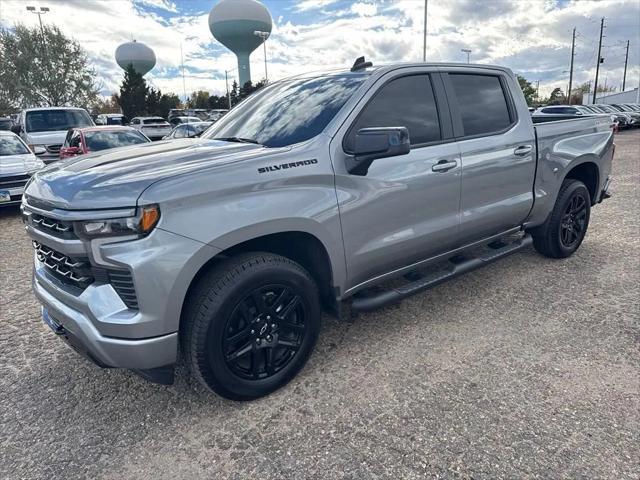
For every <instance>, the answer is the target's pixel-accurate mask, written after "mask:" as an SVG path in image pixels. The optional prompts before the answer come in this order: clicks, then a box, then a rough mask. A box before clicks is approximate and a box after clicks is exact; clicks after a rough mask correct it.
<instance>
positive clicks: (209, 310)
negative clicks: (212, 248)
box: [181, 253, 321, 400]
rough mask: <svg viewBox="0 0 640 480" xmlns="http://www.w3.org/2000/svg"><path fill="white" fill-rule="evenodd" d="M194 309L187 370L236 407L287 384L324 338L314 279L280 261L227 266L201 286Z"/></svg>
mask: <svg viewBox="0 0 640 480" xmlns="http://www.w3.org/2000/svg"><path fill="white" fill-rule="evenodd" d="M188 302H189V303H188V307H187V309H186V311H185V315H184V317H183V319H182V322H183V323H182V328H181V330H182V331H181V341H182V348H183V351H184V355H185V360H186V362H185V363H186V364H187V365H188V367H189V369H190V370H191V372H192V373H193V374H194V375H195V376H196V377H197V378H198V380H199V381H200V382H201V383H202V384H203V385H204V386H205V387H207V388H209V389H211V390H213V391H214V392H216V393H217V394H219V395H221V396H223V397H225V398H229V399H232V400H252V399H255V398H258V397H262V396H264V395H267V394H269V393H271V392H273V391H274V390H277V389H278V388H280V387H282V386H283V385H285V384H286V383H287V382H289V381H290V380H291V379H292V378H293V377H294V376H295V375H296V374H297V373H298V372H299V371H300V370H301V369H302V367H303V366H304V365H305V363H306V362H307V360H308V358H309V356H310V355H311V352H312V351H313V348H314V346H315V344H316V341H317V339H318V334H319V332H320V312H321V310H320V299H319V295H318V288H317V286H316V284H315V282H314V281H313V278H312V277H311V275H309V273H308V272H307V271H306V270H305V269H304V268H302V267H301V266H300V265H298V264H297V263H295V262H293V261H291V260H289V259H287V258H285V257H281V256H279V255H273V254H270V253H248V254H242V255H239V256H237V257H232V258H230V259H228V260H226V261H225V262H223V263H222V264H220V265H218V266H217V267H214V268H213V269H212V270H211V271H209V272H208V273H207V274H206V275H205V276H204V277H203V278H201V279H200V281H199V282H198V284H197V286H196V287H195V289H194V291H193V293H192V294H191V295H190V297H189V299H188Z"/></svg>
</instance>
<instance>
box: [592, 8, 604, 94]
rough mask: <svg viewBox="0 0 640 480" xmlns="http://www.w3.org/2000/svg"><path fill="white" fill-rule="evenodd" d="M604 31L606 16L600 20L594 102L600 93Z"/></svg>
mask: <svg viewBox="0 0 640 480" xmlns="http://www.w3.org/2000/svg"><path fill="white" fill-rule="evenodd" d="M603 31H604V17H602V20H600V41H599V42H598V58H597V60H596V62H597V63H596V81H595V82H594V83H593V103H596V96H597V95H598V74H599V73H600V63H601V62H602V57H601V56H600V55H601V54H602V32H603Z"/></svg>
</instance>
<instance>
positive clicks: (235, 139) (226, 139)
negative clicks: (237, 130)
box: [211, 137, 262, 145]
mask: <svg viewBox="0 0 640 480" xmlns="http://www.w3.org/2000/svg"><path fill="white" fill-rule="evenodd" d="M211 140H222V141H223V142H236V143H254V144H256V145H262V144H261V143H260V142H258V141H257V140H254V139H253V138H242V137H218V138H212V139H211Z"/></svg>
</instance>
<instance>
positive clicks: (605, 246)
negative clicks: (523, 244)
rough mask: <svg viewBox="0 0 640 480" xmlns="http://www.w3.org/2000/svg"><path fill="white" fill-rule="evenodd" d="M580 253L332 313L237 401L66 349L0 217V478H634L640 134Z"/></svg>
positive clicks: (639, 435) (624, 152)
mask: <svg viewBox="0 0 640 480" xmlns="http://www.w3.org/2000/svg"><path fill="white" fill-rule="evenodd" d="M616 143H617V146H618V147H617V150H616V158H615V160H614V175H615V182H614V187H613V191H614V196H613V197H612V198H611V199H610V200H608V201H606V202H605V203H604V204H602V205H601V206H598V207H596V208H595V209H594V211H593V214H592V223H591V226H590V229H589V233H588V235H587V238H586V240H585V242H584V243H583V245H582V247H581V248H580V250H579V251H578V253H577V254H576V255H574V256H573V257H572V258H570V259H567V260H561V261H553V260H550V259H546V258H543V257H541V256H539V255H537V254H536V253H535V252H534V251H533V250H532V249H531V250H526V251H522V252H520V253H517V254H515V255H513V256H511V257H509V258H507V259H505V260H502V261H500V262H498V263H495V264H493V265H491V266H489V267H487V268H485V269H482V270H479V271H476V272H473V273H471V274H468V275H466V276H464V277H462V278H460V279H457V280H454V281H451V282H449V283H447V284H444V285H441V286H439V287H437V288H435V289H433V290H431V291H429V292H427V293H424V294H421V295H418V296H415V297H412V298H411V299H408V300H406V301H405V302H403V303H402V304H401V305H397V306H393V307H388V308H385V309H381V310H378V311H376V312H373V313H370V314H366V315H360V316H357V317H355V318H352V319H350V320H348V321H343V322H338V321H336V320H333V319H330V318H327V319H326V322H325V325H324V327H323V330H322V334H321V338H320V343H319V345H318V348H317V350H316V352H315V354H314V355H313V357H312V359H311V361H310V363H309V364H308V365H307V367H306V368H305V369H304V371H303V372H302V373H301V374H300V375H299V376H298V377H297V378H296V379H295V380H294V381H293V382H292V383H290V384H289V385H288V386H287V387H285V388H284V389H282V390H280V391H278V392H276V393H275V394H273V395H271V396H269V397H267V398H265V399H261V400H258V401H255V402H251V403H234V402H230V401H226V400H223V399H221V398H219V397H217V396H215V395H213V394H210V393H208V392H206V391H204V390H203V389H201V388H199V387H198V386H197V385H193V384H191V382H189V381H188V380H187V379H184V378H181V379H179V381H178V382H177V384H176V385H174V386H171V387H164V386H158V385H152V384H149V383H146V382H145V381H143V380H142V379H140V378H138V377H137V376H135V375H133V374H130V373H128V372H125V371H111V370H101V369H99V368H97V367H94V366H93V365H91V364H90V363H88V362H87V361H85V360H83V359H81V358H79V357H78V356H77V355H76V354H75V353H74V352H73V351H72V350H70V349H69V348H68V347H66V346H65V345H64V344H63V343H62V342H61V341H60V340H58V339H57V338H56V337H55V335H54V334H53V333H52V332H50V331H49V329H48V328H47V327H46V326H45V325H44V324H43V323H42V322H41V320H40V317H39V306H38V304H37V302H36V301H35V299H34V297H33V295H32V293H31V290H30V279H29V277H30V273H31V261H32V252H31V248H30V245H29V241H28V240H27V238H26V236H25V234H24V233H23V230H22V226H21V222H20V218H19V215H18V211H17V210H16V209H10V210H5V211H2V212H0V266H1V267H2V269H1V274H0V324H1V325H2V329H1V330H0V393H1V395H0V478H2V479H5V478H6V479H18V478H29V479H54V478H65V479H70V478H111V479H122V478H142V479H145V478H149V479H165V478H166V479H176V478H180V479H181V478H216V479H217V478H237V479H244V478H264V479H266V478H278V479H281V478H331V479H338V478H353V479H362V478H423V477H440V478H474V479H479V478H523V477H531V478H612V479H613V478H615V479H637V478H639V477H640V349H639V344H640V342H639V340H640V325H639V324H640V308H639V303H638V300H639V299H640V264H639V258H640V257H639V255H640V242H639V233H640V230H639V216H640V215H639V214H638V212H639V209H640V201H639V200H640V188H639V181H640V175H639V173H640V132H639V131H635V132H625V133H621V134H620V135H619V136H618V138H617V142H616Z"/></svg>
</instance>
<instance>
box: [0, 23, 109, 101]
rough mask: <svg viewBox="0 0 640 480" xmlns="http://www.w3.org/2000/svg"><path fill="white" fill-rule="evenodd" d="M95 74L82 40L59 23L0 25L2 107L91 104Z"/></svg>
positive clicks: (0, 95)
mask: <svg viewBox="0 0 640 480" xmlns="http://www.w3.org/2000/svg"><path fill="white" fill-rule="evenodd" d="M95 76H96V73H95V70H94V69H93V68H92V67H91V66H90V65H89V60H88V57H87V54H86V52H85V51H84V50H83V49H82V48H81V47H80V44H79V43H78V42H76V41H75V40H73V39H72V38H69V37H67V36H66V35H64V34H63V33H62V32H61V31H60V29H59V28H58V27H57V26H51V25H46V26H44V27H43V28H42V30H41V29H40V28H38V27H34V28H30V27H27V26H25V25H21V24H18V25H16V26H15V27H14V28H13V29H10V28H0V109H2V108H3V107H4V108H7V107H11V108H20V107H35V106H51V107H54V106H63V105H74V106H81V107H89V106H90V105H91V104H92V103H93V102H94V101H95V99H96V98H97V95H98V87H97V85H96V83H95Z"/></svg>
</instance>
